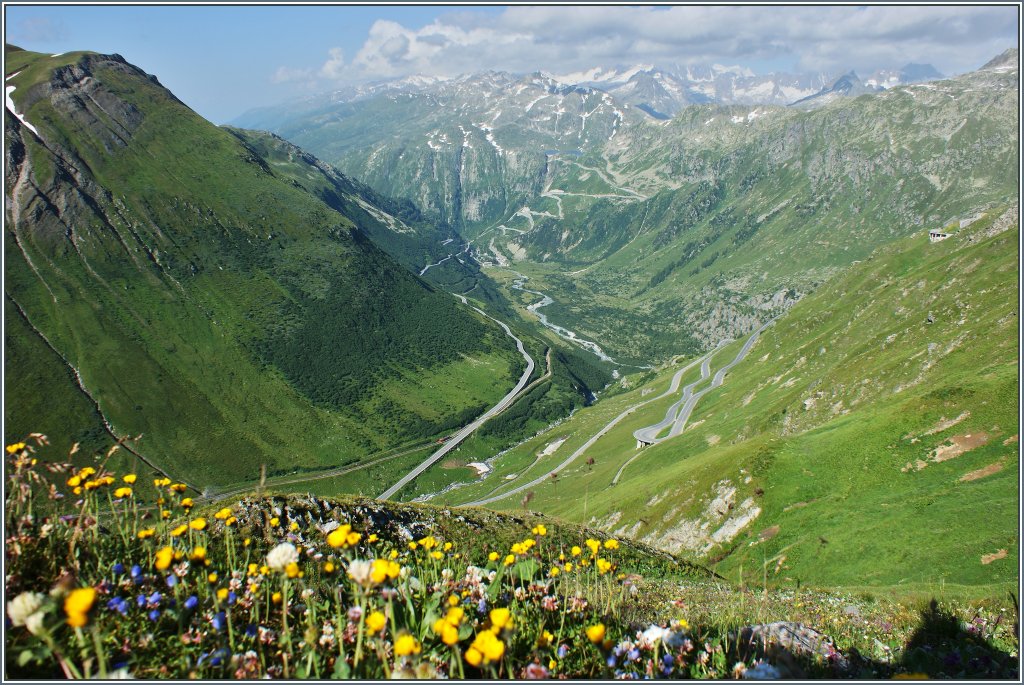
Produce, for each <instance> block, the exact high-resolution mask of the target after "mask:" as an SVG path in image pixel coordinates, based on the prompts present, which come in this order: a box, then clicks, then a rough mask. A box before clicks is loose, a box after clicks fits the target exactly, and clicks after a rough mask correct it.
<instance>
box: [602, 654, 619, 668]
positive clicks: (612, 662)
mask: <svg viewBox="0 0 1024 685" xmlns="http://www.w3.org/2000/svg"><path fill="white" fill-rule="evenodd" d="M605 663H606V664H608V668H615V666H616V664H618V662H617V661H616V660H615V655H614V654H609V655H608V659H607V660H606V661H605Z"/></svg>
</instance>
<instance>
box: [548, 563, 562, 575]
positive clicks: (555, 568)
mask: <svg viewBox="0 0 1024 685" xmlns="http://www.w3.org/2000/svg"><path fill="white" fill-rule="evenodd" d="M559 573H560V571H559V570H558V567H557V566H552V567H551V570H550V571H548V575H549V576H551V577H552V578H554V577H555V576H557V575H558V574H559Z"/></svg>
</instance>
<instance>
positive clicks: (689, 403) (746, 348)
mask: <svg viewBox="0 0 1024 685" xmlns="http://www.w3.org/2000/svg"><path fill="white" fill-rule="evenodd" d="M773 323H775V319H770V320H768V321H766V322H765V323H764V325H762V326H761V327H760V328H758V329H757V330H756V331H754V332H753V333H751V334H750V337H749V338H747V342H745V343H743V347H741V348H740V351H739V352H737V353H736V356H735V357H734V358H733V360H732V361H731V362H729V363H728V364H726V365H725V366H723V367H722V368H720V369H719V370H718V371H717V372H715V377H714V378H712V379H711V384H710V385H708V387H706V388H704V389H703V390H701V391H700V392H698V393H692V394H691V395H690V396H689V397H686V390H684V392H683V396H684V398H685V403H684V404H683V407H682V410H681V411H680V412H679V415H678V416H676V417H675V419H673V420H672V421H671V423H672V428H671V429H670V430H669V432H668V435H667V436H666V437H664V438H658V437H656V436H657V435H658V434H659V433H660V432H661V431H662V430H664V428H665V426H667V425H668V423H666V422H667V421H668V420H669V417H668V416H666V417H665V419H664V420H662V421H661V422H660V423H658V424H655V425H654V426H648V427H647V428H641V429H640V430H638V431H636V432H635V433H633V436H634V437H636V438H637V440H641V441H643V442H646V443H648V444H649V445H656V444H658V443H660V442H664V441H665V440H668V439H669V438H674V437H676V436H677V435H679V434H680V433H682V432H683V430H684V429H685V428H686V422H687V421H689V420H690V414H692V413H693V408H694V407H695V406H696V405H697V401H698V400H699V399H700V398H701V397H704V395H706V394H708V393H709V392H711V391H712V390H714V389H715V388H717V387H719V386H721V385H722V383H723V382H724V381H725V374H727V373H729V371H730V370H731V369H732V367H734V366H736V365H737V364H739V363H740V362H741V361H743V360H744V358H746V356H747V354H748V353H749V352H750V348H751V347H753V346H754V343H756V342H757V339H758V337H760V335H761V332H762V331H764V329H766V328H768V326H770V325H771V324H773ZM710 361H711V358H710V356H709V357H708V358H707V360H706V361H705V363H704V364H702V365H701V369H700V370H701V380H699V381H695V382H694V383H691V384H690V385H688V386H686V389H687V390H690V391H691V392H692V390H693V387H694V386H695V385H697V384H698V383H700V382H702V381H703V380H704V379H705V378H707V375H706V373H705V368H706V365H707V364H708V362H710ZM680 401H681V402H682V401H683V400H680ZM676 404H677V405H678V403H676ZM673 406H676V405H673ZM641 436H643V437H641ZM643 455H644V452H640V453H639V454H636V455H634V456H632V457H630V458H629V459H628V460H626V463H624V464H623V465H622V466H620V467H619V470H618V471H617V472H616V474H615V477H614V478H612V483H611V484H612V485H617V484H618V482H619V479H620V478H621V477H622V473H623V472H624V471H625V470H626V467H627V466H629V465H630V464H632V463H633V462H634V461H636V460H637V459H639V458H640V457H642V456H643Z"/></svg>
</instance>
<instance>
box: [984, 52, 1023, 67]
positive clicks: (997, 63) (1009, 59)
mask: <svg viewBox="0 0 1024 685" xmlns="http://www.w3.org/2000/svg"><path fill="white" fill-rule="evenodd" d="M1017 53H1018V51H1017V48H1010V49H1008V50H1006V51H1005V52H1003V53H1002V54H1000V55H999V56H997V57H993V58H992V59H990V60H989V61H988V62H986V63H985V65H984V66H983V67H982V69H1016V68H1018V67H1019V58H1018V54H1017Z"/></svg>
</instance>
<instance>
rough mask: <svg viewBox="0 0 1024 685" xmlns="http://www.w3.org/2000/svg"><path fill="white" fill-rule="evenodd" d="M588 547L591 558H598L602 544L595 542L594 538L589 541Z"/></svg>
mask: <svg viewBox="0 0 1024 685" xmlns="http://www.w3.org/2000/svg"><path fill="white" fill-rule="evenodd" d="M586 545H587V547H589V548H590V556H592V557H596V556H597V551H598V550H599V549H601V543H600V542H598V541H597V540H594V539H593V538H590V539H588V540H587V542H586Z"/></svg>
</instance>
